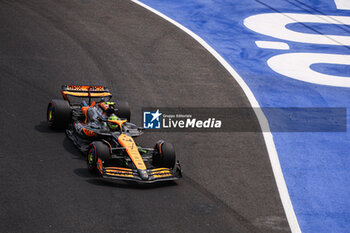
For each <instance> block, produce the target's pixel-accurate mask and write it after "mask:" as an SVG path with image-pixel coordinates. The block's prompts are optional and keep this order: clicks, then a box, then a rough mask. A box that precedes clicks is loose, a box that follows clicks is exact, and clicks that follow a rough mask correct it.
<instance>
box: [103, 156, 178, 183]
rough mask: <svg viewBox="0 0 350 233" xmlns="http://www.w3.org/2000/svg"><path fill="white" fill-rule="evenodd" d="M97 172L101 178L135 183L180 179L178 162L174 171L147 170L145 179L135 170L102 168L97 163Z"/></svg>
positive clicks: (165, 169) (167, 169) (161, 169)
mask: <svg viewBox="0 0 350 233" xmlns="http://www.w3.org/2000/svg"><path fill="white" fill-rule="evenodd" d="M97 164H98V165H97V170H98V172H99V173H100V174H101V175H102V177H103V178H108V179H114V180H124V181H136V182H138V183H155V182H161V181H171V180H177V179H179V178H181V177H182V172H181V167H180V164H179V162H177V163H176V165H175V168H174V169H169V168H154V169H147V170H146V172H147V179H145V178H142V177H141V175H140V171H138V170H137V169H130V168H123V167H104V166H103V164H102V163H99V161H98V162H97Z"/></svg>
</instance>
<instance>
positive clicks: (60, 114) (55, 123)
mask: <svg viewBox="0 0 350 233" xmlns="http://www.w3.org/2000/svg"><path fill="white" fill-rule="evenodd" d="M46 116H47V124H48V126H49V127H51V128H53V129H56V130H63V129H65V128H67V126H68V124H69V122H70V121H71V118H72V110H71V108H70V105H69V103H68V101H66V100H57V99H53V100H51V101H50V103H49V105H48V106H47V114H46Z"/></svg>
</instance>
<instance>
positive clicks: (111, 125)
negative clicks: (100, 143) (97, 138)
mask: <svg viewBox="0 0 350 233" xmlns="http://www.w3.org/2000/svg"><path fill="white" fill-rule="evenodd" d="M117 120H118V117H117V116H116V115H114V114H113V115H111V116H110V117H108V122H107V125H108V127H109V128H110V129H111V130H113V131H116V130H118V129H119V125H118V124H117V123H115V122H111V121H117Z"/></svg>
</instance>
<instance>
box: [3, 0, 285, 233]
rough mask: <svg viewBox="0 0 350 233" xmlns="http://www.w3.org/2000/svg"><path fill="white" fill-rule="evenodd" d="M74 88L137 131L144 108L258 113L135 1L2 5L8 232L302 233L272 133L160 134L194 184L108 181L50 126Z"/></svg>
mask: <svg viewBox="0 0 350 233" xmlns="http://www.w3.org/2000/svg"><path fill="white" fill-rule="evenodd" d="M62 84H91V85H94V84H95V85H106V86H108V87H109V88H110V89H111V90H112V93H113V94H114V96H115V98H116V99H123V100H127V101H128V102H129V103H130V105H131V106H132V114H133V115H132V121H134V122H136V123H137V124H139V123H140V121H141V119H140V118H141V108H142V107H144V106H160V107H249V103H248V100H247V98H246V97H245V95H244V93H243V91H242V90H241V89H240V87H239V85H238V84H237V83H236V82H235V81H234V79H233V78H232V77H230V75H229V74H228V72H226V70H225V69H224V68H223V67H222V66H221V65H220V64H219V63H218V62H217V61H216V60H215V58H213V57H212V56H211V55H210V54H209V53H208V52H207V51H206V50H205V49H204V48H203V47H201V46H200V45H199V44H198V43H197V42H195V41H194V40H193V39H192V38H190V37H189V36H188V35H187V34H185V33H184V32H182V31H180V30H179V29H178V28H176V27H175V26H173V25H171V24H170V23H168V22H167V21H165V20H163V19H161V18H160V17H158V16H156V15H154V14H153V13H151V12H149V11H147V10H145V9H143V8H141V7H140V6H138V5H136V4H134V3H132V2H129V1H125V0H119V1H118V0H112V1H109V0H104V1H94V0H88V1H82V0H81V1H78V0H75V1H72V0H67V1H65V0H60V1H16V2H14V1H0V97H1V100H2V104H1V107H0V117H1V118H0V120H1V124H0V132H1V138H0V148H1V150H0V166H1V169H0V177H1V179H0V190H1V191H0V206H1V207H0V232H2V233H6V232H17V233H19V232H36V233H38V232H165V231H166V232H288V231H290V230H289V227H288V223H287V220H286V217H285V214H284V211H283V208H282V205H281V201H280V198H279V195H278V191H277V187H276V184H275V180H274V177H273V173H272V170H271V165H270V161H269V157H268V154H267V150H266V147H265V143H264V140H263V137H262V135H261V133H247V132H246V133H241V132H232V133H186V134H184V133H164V132H163V133H149V134H146V135H144V136H143V137H142V138H140V140H139V142H140V143H142V145H145V146H153V145H154V143H155V141H156V140H158V139H160V138H163V139H165V140H166V141H169V142H172V143H173V144H174V145H175V148H176V152H177V157H178V159H179V160H180V161H181V164H182V168H183V170H184V178H183V179H182V180H180V181H178V182H176V183H167V184H163V185H135V184H127V183H123V182H107V181H105V180H102V179H99V178H97V177H95V176H93V175H91V174H90V173H89V172H88V171H87V169H86V163H85V157H84V156H82V155H81V154H80V152H79V151H78V150H77V149H75V147H74V146H73V144H72V143H71V142H70V141H69V140H68V139H66V137H65V135H64V133H62V132H53V131H51V130H49V129H48V128H47V126H46V122H45V111H46V106H47V103H48V101H49V100H50V99H51V98H60V94H59V88H60V85H62ZM253 121H254V122H256V123H255V124H256V127H257V128H258V127H259V126H258V123H257V120H256V119H253Z"/></svg>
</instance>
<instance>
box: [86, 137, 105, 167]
mask: <svg viewBox="0 0 350 233" xmlns="http://www.w3.org/2000/svg"><path fill="white" fill-rule="evenodd" d="M98 158H100V159H101V160H102V161H104V162H108V160H109V159H110V158H111V151H110V148H109V147H108V146H107V145H106V144H104V143H103V142H100V141H96V142H93V143H91V144H90V146H89V149H88V154H87V165H88V170H89V171H91V172H93V171H95V169H96V166H97V160H98Z"/></svg>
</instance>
